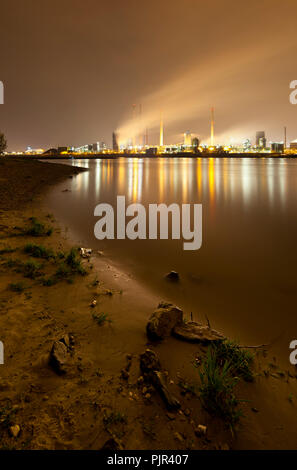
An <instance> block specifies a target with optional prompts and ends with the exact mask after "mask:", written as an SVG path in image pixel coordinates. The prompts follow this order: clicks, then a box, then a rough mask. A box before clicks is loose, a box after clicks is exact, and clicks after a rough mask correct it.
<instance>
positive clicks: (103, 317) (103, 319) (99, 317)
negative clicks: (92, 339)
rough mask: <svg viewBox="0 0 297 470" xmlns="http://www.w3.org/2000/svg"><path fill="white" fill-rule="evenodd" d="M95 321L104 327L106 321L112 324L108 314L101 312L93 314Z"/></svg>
mask: <svg viewBox="0 0 297 470" xmlns="http://www.w3.org/2000/svg"><path fill="white" fill-rule="evenodd" d="M92 317H93V319H94V320H95V321H96V322H97V323H98V325H104V323H105V322H106V321H108V322H109V323H111V320H110V318H108V314H107V313H104V312H101V313H99V314H98V313H93V315H92Z"/></svg>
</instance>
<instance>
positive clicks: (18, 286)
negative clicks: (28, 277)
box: [8, 282, 25, 293]
mask: <svg viewBox="0 0 297 470" xmlns="http://www.w3.org/2000/svg"><path fill="white" fill-rule="evenodd" d="M8 288H9V289H10V290H11V291H12V292H19V293H21V292H24V290H25V286H24V284H23V283H22V282H11V283H10V284H9V285H8Z"/></svg>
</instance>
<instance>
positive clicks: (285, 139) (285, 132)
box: [284, 126, 287, 150]
mask: <svg viewBox="0 0 297 470" xmlns="http://www.w3.org/2000/svg"><path fill="white" fill-rule="evenodd" d="M284 144H285V145H284V148H285V150H286V148H287V128H286V126H285V127H284Z"/></svg>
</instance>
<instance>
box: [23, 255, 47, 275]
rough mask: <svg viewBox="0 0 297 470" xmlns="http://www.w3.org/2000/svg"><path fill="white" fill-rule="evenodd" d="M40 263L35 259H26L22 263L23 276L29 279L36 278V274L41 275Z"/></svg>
mask: <svg viewBox="0 0 297 470" xmlns="http://www.w3.org/2000/svg"><path fill="white" fill-rule="evenodd" d="M41 267H42V266H41V264H40V263H37V262H36V261H35V260H33V259H32V260H29V261H26V262H25V263H24V264H23V267H22V271H23V274H24V276H25V277H28V278H30V279H36V278H37V277H38V276H41V274H42V273H41V271H40V269H41Z"/></svg>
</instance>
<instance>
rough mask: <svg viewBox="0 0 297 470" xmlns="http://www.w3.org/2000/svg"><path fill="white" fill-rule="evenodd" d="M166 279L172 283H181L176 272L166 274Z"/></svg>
mask: <svg viewBox="0 0 297 470" xmlns="http://www.w3.org/2000/svg"><path fill="white" fill-rule="evenodd" d="M166 279H169V280H170V281H179V274H178V273H177V272H176V271H170V273H168V274H166Z"/></svg>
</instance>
